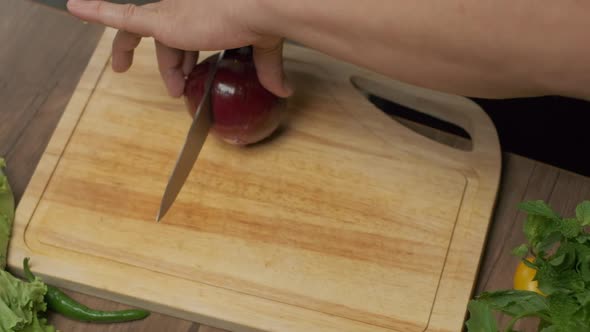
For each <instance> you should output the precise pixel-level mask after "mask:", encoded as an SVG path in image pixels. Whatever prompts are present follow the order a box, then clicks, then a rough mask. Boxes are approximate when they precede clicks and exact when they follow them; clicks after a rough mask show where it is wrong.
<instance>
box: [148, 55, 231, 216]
mask: <svg viewBox="0 0 590 332" xmlns="http://www.w3.org/2000/svg"><path fill="white" fill-rule="evenodd" d="M224 53H225V51H221V52H220V53H219V55H218V57H217V60H216V62H214V63H213V66H212V67H211V69H210V72H209V76H208V77H207V81H206V82H205V89H204V93H203V98H201V101H200V103H199V105H198V106H197V111H196V112H195V117H194V119H193V123H192V125H191V127H190V129H189V131H188V134H187V136H186V140H185V142H184V146H183V147H182V150H181V151H180V155H179V156H178V159H177V161H176V165H175V166H174V170H173V171H172V175H171V176H170V179H169V180H168V184H167V185H166V190H165V191H164V196H163V197H162V202H161V204H160V209H159V211H158V215H157V216H156V221H157V222H159V221H160V219H162V218H163V217H164V215H165V214H166V212H168V210H169V209H170V207H171V206H172V204H173V203H174V201H175V200H176V196H178V193H179V192H180V189H182V187H183V185H184V182H185V181H186V178H187V177H188V175H189V174H190V172H191V170H192V168H193V166H194V164H195V162H196V161H197V157H198V156H199V154H200V152H201V149H202V148H203V145H204V144H205V141H206V139H207V136H209V135H208V134H209V129H210V128H211V122H212V111H211V88H212V87H213V79H214V78H215V74H216V72H217V66H218V64H219V62H220V61H221V59H223V55H224Z"/></svg>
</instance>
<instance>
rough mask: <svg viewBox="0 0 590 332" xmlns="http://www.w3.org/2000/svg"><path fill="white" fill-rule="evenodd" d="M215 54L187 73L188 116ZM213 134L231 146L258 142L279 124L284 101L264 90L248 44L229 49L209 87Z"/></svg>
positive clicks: (197, 99) (201, 88)
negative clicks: (243, 46)
mask: <svg viewBox="0 0 590 332" xmlns="http://www.w3.org/2000/svg"><path fill="white" fill-rule="evenodd" d="M216 60H217V55H212V56H210V57H209V58H207V59H205V60H204V61H202V62H201V63H199V64H198V65H197V66H195V68H194V69H193V71H192V72H191V73H190V74H189V75H188V78H187V81H186V86H185V91H184V99H185V104H186V106H187V109H188V112H189V114H190V115H191V117H194V116H195V113H196V109H197V106H198V105H199V102H200V101H201V98H202V96H203V90H204V87H205V84H206V81H207V78H208V76H209V70H210V69H211V66H212V64H213V63H214V62H215V61H216ZM211 107H212V113H213V125H212V128H211V130H212V133H213V134H215V136H217V137H219V138H221V139H222V140H224V141H225V142H228V143H230V144H234V145H249V144H254V143H258V142H260V141H262V140H264V139H265V138H267V137H269V136H270V135H271V134H272V133H273V132H274V131H275V130H276V129H277V128H278V127H279V126H280V123H281V120H282V116H283V114H282V113H283V112H284V109H285V100H284V99H282V98H279V97H277V96H276V95H274V94H272V93H271V92H269V91H268V90H266V89H265V88H264V87H263V86H262V85H261V84H260V81H259V80H258V75H257V73H256V68H255V66H254V62H253V60H252V52H251V49H250V48H249V47H245V48H240V49H233V50H228V51H226V53H225V56H224V58H223V59H222V60H221V61H220V63H219V66H218V68H217V73H216V75H215V79H214V80H213V86H212V88H211Z"/></svg>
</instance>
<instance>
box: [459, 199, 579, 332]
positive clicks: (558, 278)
mask: <svg viewBox="0 0 590 332" xmlns="http://www.w3.org/2000/svg"><path fill="white" fill-rule="evenodd" d="M519 208H520V209H521V210H522V211H524V212H526V213H527V217H526V220H525V222H524V225H523V232H524V235H525V237H526V239H527V243H523V244H521V245H519V246H517V247H516V248H514V249H513V251H512V254H513V255H515V256H516V257H519V258H521V259H522V262H523V263H524V264H525V265H526V266H528V267H529V268H531V269H534V270H536V274H535V278H534V280H531V281H536V282H537V283H538V290H539V292H533V291H529V290H498V291H494V292H485V293H482V294H480V295H479V296H477V297H476V298H474V299H473V300H471V301H470V303H469V306H468V308H467V309H468V311H469V314H470V318H469V319H468V320H467V321H466V323H465V325H466V327H467V330H468V331H469V332H476V331H477V332H500V331H506V332H516V331H515V330H514V329H513V327H514V326H515V324H516V322H517V321H519V320H521V319H523V318H526V317H535V318H538V320H539V324H538V331H540V332H579V331H590V241H589V240H590V234H589V233H588V231H587V230H585V226H589V225H590V201H583V202H581V203H580V204H579V205H578V206H577V207H576V209H575V216H574V217H571V218H570V217H562V216H560V215H559V214H558V213H556V212H555V211H554V210H553V209H552V208H551V207H550V206H549V205H547V204H546V203H545V202H543V201H539V200H537V201H527V202H523V203H521V204H520V205H519ZM527 258H529V259H530V258H532V259H531V260H530V261H529V260H528V259H527ZM494 313H501V314H502V315H506V316H508V317H511V320H510V321H509V322H508V324H506V326H505V327H502V328H500V327H499V326H498V325H497V324H498V323H497V322H496V321H495V320H494V319H495V318H494V317H495V316H494Z"/></svg>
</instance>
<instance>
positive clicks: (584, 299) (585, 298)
mask: <svg viewBox="0 0 590 332" xmlns="http://www.w3.org/2000/svg"><path fill="white" fill-rule="evenodd" d="M574 296H575V297H576V299H577V300H578V302H579V303H580V305H583V306H585V305H587V304H588V303H590V290H588V289H586V290H584V291H583V292H580V293H577V294H576V295H574Z"/></svg>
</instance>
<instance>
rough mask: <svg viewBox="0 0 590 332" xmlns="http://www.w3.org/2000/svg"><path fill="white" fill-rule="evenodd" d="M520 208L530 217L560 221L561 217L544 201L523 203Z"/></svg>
mask: <svg viewBox="0 0 590 332" xmlns="http://www.w3.org/2000/svg"><path fill="white" fill-rule="evenodd" d="M518 207H519V209H520V210H522V211H524V212H526V213H528V214H529V215H533V216H539V217H545V218H548V219H552V220H559V219H560V216H559V215H558V214H557V213H556V212H555V211H553V209H552V208H551V207H550V206H549V205H547V204H546V203H545V202H543V201H542V200H536V201H526V202H522V203H520V204H519V205H518Z"/></svg>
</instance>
